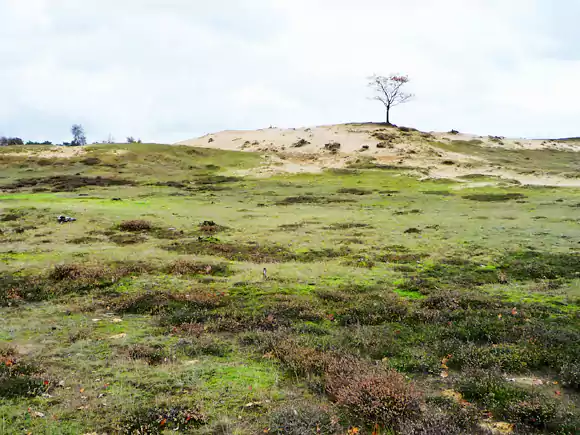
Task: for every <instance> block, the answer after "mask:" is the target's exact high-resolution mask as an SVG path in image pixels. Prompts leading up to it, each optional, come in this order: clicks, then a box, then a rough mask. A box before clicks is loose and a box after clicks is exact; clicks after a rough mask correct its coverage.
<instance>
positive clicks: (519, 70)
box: [0, 0, 580, 142]
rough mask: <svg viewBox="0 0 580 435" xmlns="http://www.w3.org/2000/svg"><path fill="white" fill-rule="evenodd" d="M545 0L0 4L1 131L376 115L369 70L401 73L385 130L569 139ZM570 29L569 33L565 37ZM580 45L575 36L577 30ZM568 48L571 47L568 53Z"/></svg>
mask: <svg viewBox="0 0 580 435" xmlns="http://www.w3.org/2000/svg"><path fill="white" fill-rule="evenodd" d="M550 5H551V3H549V2H548V0H511V1H510V2H506V1H500V0H472V1H470V2H465V1H462V0H440V1H438V2H433V1H430V0H407V1H405V2H400V1H394V0H360V1H359V2H356V3H353V2H352V1H347V0H334V1H331V0H317V1H313V0H270V1H268V0H245V1H235V0H214V1H212V2H197V1H195V2H191V1H189V0H84V1H83V2H79V1H78V0H26V1H22V0H0V134H7V135H19V136H23V137H25V138H32V139H45V138H50V139H54V140H63V139H66V138H67V136H68V128H69V125H70V124H71V123H73V122H82V123H83V124H85V126H86V128H87V131H88V133H89V138H90V139H93V140H102V139H104V138H106V137H107V135H108V134H109V133H112V134H113V135H114V136H115V137H117V138H122V137H125V136H126V135H134V136H141V137H142V138H143V139H145V140H156V141H165V142H170V141H177V140H181V139H185V138H188V137H191V136H195V135H201V134H204V133H207V132H210V131H213V130H219V129H237V128H260V127H267V126H268V125H279V126H300V125H312V124H320V123H334V122H347V121H354V120H356V121H362V120H382V118H383V114H382V112H381V107H380V105H377V104H376V103H373V102H371V101H368V100H367V99H366V97H367V96H368V95H369V94H368V90H367V89H366V88H365V83H366V80H365V78H366V77H367V76H368V75H370V74H372V73H375V72H376V73H379V74H388V73H390V72H396V71H400V72H402V73H408V74H409V75H410V76H411V78H412V82H411V88H412V91H413V92H414V93H416V94H417V98H416V100H415V101H414V102H413V103H410V104H408V105H405V106H401V107H399V108H397V111H396V112H395V113H394V120H395V122H398V123H401V124H406V125H414V126H416V127H418V128H422V129H428V130H430V129H433V130H435V129H439V130H444V129H450V128H457V129H460V130H462V131H472V132H478V133H482V134H486V133H493V134H502V135H524V136H567V135H578V134H579V133H578V130H577V124H576V118H577V117H578V114H579V110H578V109H576V105H577V101H579V97H580V87H579V85H578V84H577V77H578V76H579V74H580V63H579V62H578V61H577V60H575V59H574V56H573V54H574V52H573V51H571V48H570V47H571V45H570V41H569V39H570V37H571V33H570V32H572V31H571V30H570V28H569V27H566V33H565V34H563V33H561V32H560V31H559V29H558V25H557V23H555V22H554V23H551V25H550V23H548V24H546V17H548V18H550V19H552V20H554V21H555V20H557V19H559V18H561V17H559V16H554V15H552V16H550V15H548V14H547V13H546V10H547V8H549V6H550ZM577 33H578V32H577ZM576 36H580V35H576ZM579 54H580V53H579Z"/></svg>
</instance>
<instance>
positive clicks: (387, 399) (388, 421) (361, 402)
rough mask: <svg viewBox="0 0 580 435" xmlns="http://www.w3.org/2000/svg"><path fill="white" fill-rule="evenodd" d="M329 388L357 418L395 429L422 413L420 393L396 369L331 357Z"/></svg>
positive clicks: (328, 371) (340, 403) (335, 398)
mask: <svg viewBox="0 0 580 435" xmlns="http://www.w3.org/2000/svg"><path fill="white" fill-rule="evenodd" d="M325 379H326V391H327V393H328V394H329V395H330V396H331V397H332V398H333V399H334V400H335V401H336V403H337V404H338V405H339V406H341V407H342V408H344V409H345V411H346V412H347V413H348V414H350V415H351V416H352V418H353V419H355V420H360V421H361V422H363V423H365V424H379V425H380V426H382V427H391V428H396V427H399V426H401V424H403V423H405V422H406V421H410V420H414V419H416V418H418V417H419V416H420V415H421V409H420V405H421V396H420V394H419V393H418V392H417V391H416V390H415V388H414V386H413V385H412V384H410V383H409V382H407V381H406V380H405V378H404V376H403V375H401V374H400V373H398V372H397V371H395V370H391V369H385V368H382V367H380V366H376V365H372V364H370V363H367V362H364V361H360V360H356V359H354V358H339V359H334V360H331V362H330V364H329V366H328V367H327V370H326V377H325Z"/></svg>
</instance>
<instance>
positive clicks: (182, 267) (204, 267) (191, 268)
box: [166, 258, 228, 276]
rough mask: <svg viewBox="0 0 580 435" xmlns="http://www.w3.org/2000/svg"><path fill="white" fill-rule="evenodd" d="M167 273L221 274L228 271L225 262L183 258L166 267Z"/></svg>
mask: <svg viewBox="0 0 580 435" xmlns="http://www.w3.org/2000/svg"><path fill="white" fill-rule="evenodd" d="M166 271H167V273H170V274H174V275H219V276H223V275H226V274H227V273H228V267H227V265H225V264H204V263H199V262H197V261H193V260H189V259H186V258H181V259H179V260H176V261H174V262H173V263H171V264H170V265H169V266H167V268H166Z"/></svg>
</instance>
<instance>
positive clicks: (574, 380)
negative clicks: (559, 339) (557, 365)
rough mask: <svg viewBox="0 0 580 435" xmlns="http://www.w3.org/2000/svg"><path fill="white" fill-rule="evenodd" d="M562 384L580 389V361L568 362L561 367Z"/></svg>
mask: <svg viewBox="0 0 580 435" xmlns="http://www.w3.org/2000/svg"><path fill="white" fill-rule="evenodd" d="M560 379H561V380H562V384H563V385H564V386H566V387H569V388H574V389H576V390H580V362H578V361H575V362H566V363H564V364H563V365H562V368H561V369H560Z"/></svg>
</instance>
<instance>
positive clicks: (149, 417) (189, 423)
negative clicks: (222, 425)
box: [110, 405, 208, 435]
mask: <svg viewBox="0 0 580 435" xmlns="http://www.w3.org/2000/svg"><path fill="white" fill-rule="evenodd" d="M207 422H208V419H207V417H206V416H205V414H204V413H203V412H201V411H200V410H199V409H196V408H194V409H191V408H186V407H184V406H170V405H167V406H157V407H153V408H148V407H141V408H137V409H136V410H134V411H132V412H130V413H129V414H128V415H126V416H124V417H123V418H122V419H121V421H120V423H119V425H118V426H117V427H114V428H110V429H111V432H116V433H125V434H148V435H161V434H164V433H167V432H168V431H172V432H173V431H178V430H187V431H191V428H194V427H199V426H202V425H205V424H207Z"/></svg>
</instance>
